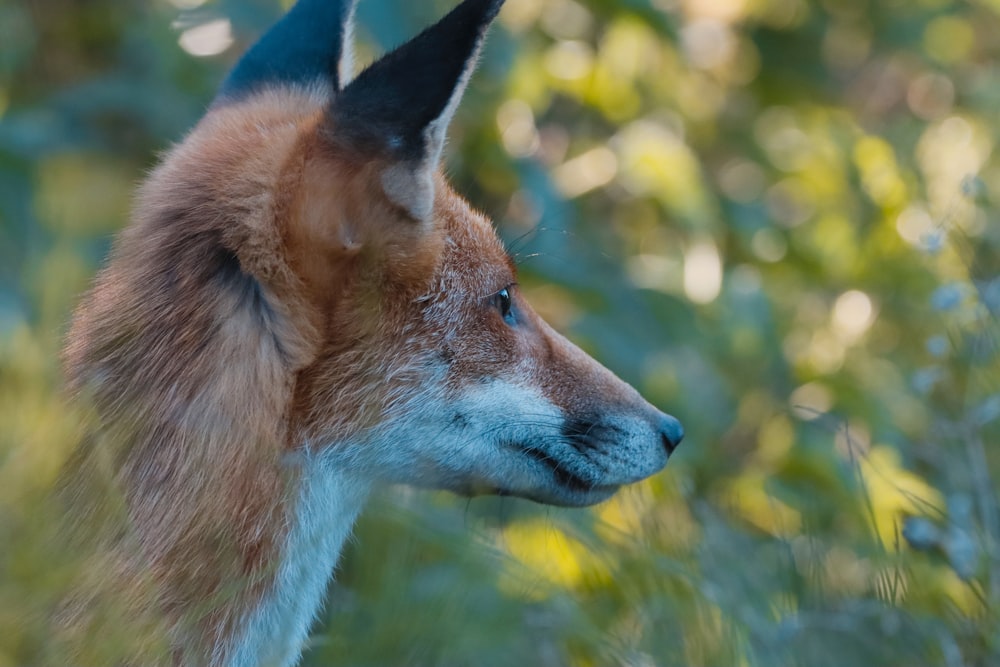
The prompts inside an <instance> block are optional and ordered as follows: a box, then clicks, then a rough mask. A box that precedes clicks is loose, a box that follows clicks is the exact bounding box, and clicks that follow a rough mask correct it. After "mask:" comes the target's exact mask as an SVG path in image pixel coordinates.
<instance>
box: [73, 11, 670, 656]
mask: <svg viewBox="0 0 1000 667" xmlns="http://www.w3.org/2000/svg"><path fill="white" fill-rule="evenodd" d="M502 5H503V0H463V1H462V2H461V3H459V4H457V5H456V6H455V7H454V8H453V9H452V10H451V11H450V12H449V13H447V14H446V15H445V16H444V17H443V18H441V19H440V20H439V21H438V22H437V23H435V24H434V25H432V26H431V27H429V28H427V29H426V30H425V31H423V32H422V33H420V34H419V35H418V36H416V37H415V38H413V39H412V40H410V41H408V42H406V43H404V44H403V45H401V46H399V47H398V48H396V49H394V50H391V51H389V52H388V53H387V54H386V55H384V56H382V57H381V58H378V59H377V60H375V62H374V63H372V64H371V65H369V66H368V67H366V68H363V69H361V71H359V72H357V73H355V72H354V64H353V63H354V57H353V54H352V47H351V40H352V35H353V29H354V27H353V26H354V13H355V3H354V2H353V1H351V0H298V2H297V3H296V4H294V5H293V6H292V8H291V9H290V10H288V12H287V13H286V14H285V15H284V16H283V17H282V18H281V19H280V20H279V21H278V22H277V23H276V24H275V25H274V26H272V27H271V28H270V29H269V30H268V31H267V32H266V33H265V34H264V35H263V36H262V37H261V38H260V40H259V41H258V42H256V43H255V44H254V45H253V46H252V47H251V48H250V49H249V50H248V51H247V52H246V53H245V55H243V57H242V58H240V59H239V60H238V61H237V63H236V65H235V67H234V68H233V69H232V70H231V72H230V73H229V75H228V76H227V78H226V79H225V80H224V82H223V83H222V85H221V87H220V89H219V92H218V95H217V97H216V98H215V99H214V100H213V101H212V103H211V105H210V106H209V107H208V109H207V111H206V113H205V115H204V116H203V117H202V119H201V120H200V121H199V122H198V123H197V125H196V126H195V127H194V128H193V130H191V131H190V133H189V134H188V135H187V136H186V137H185V138H184V139H183V140H182V141H181V142H180V143H179V144H178V145H176V146H175V147H173V148H172V149H171V150H169V152H167V153H166V154H165V156H164V157H163V158H162V161H161V162H160V163H159V165H158V166H157V167H155V169H154V170H153V171H152V172H151V173H150V175H149V176H148V178H147V179H146V181H145V182H144V183H143V184H142V185H141V186H140V187H139V190H138V194H137V196H136V201H135V204H134V210H133V214H132V217H131V220H130V222H129V224H128V225H127V226H126V227H125V228H124V229H123V230H122V231H121V232H120V234H119V235H118V237H117V238H116V240H115V242H114V245H113V249H112V251H111V254H110V257H109V259H108V261H107V263H106V264H105V266H104V268H103V269H102V270H101V271H100V272H99V273H98V275H97V277H96V279H95V281H94V284H93V286H92V287H91V289H90V291H89V292H88V293H87V294H86V295H85V296H84V297H83V299H82V301H81V303H80V305H79V306H78V308H77V310H76V311H75V313H74V316H73V319H72V323H71V326H70V329H69V332H68V334H67V339H66V345H65V349H64V367H65V375H66V378H67V386H68V388H69V391H70V392H71V393H72V394H73V395H74V396H75V397H76V399H77V400H79V401H81V402H86V403H87V405H88V406H89V412H88V414H89V415H90V416H89V419H90V422H89V423H91V427H90V428H91V430H92V433H91V435H90V436H88V438H86V442H85V443H84V444H81V445H80V452H82V453H80V454H79V461H81V463H78V464H77V465H75V466H74V467H73V468H72V471H71V472H70V473H69V475H70V477H71V478H72V480H74V481H77V482H80V484H79V485H78V486H79V487H80V488H83V487H87V485H88V484H89V482H90V481H91V478H92V477H94V476H99V475H102V474H103V475H106V476H107V478H108V479H109V480H110V482H111V484H112V485H113V488H114V489H115V490H116V491H117V493H118V494H120V507H121V512H122V514H123V517H124V518H123V519H122V521H121V525H120V526H115V527H113V528H111V529H109V530H107V531H105V533H106V538H103V539H104V542H102V544H104V545H105V546H106V547H107V556H106V558H105V560H102V561H100V563H101V566H100V568H99V570H100V571H99V572H98V573H97V575H96V576H97V577H98V578H102V577H103V578H104V579H108V580H113V581H112V582H110V584H109V587H110V588H111V589H112V590H113V591H114V593H113V595H115V596H117V598H118V600H119V601H120V602H121V603H122V604H123V605H124V607H125V608H126V609H127V610H128V613H129V614H135V615H136V616H143V617H150V618H156V619H158V620H157V623H158V626H157V627H158V628H159V629H160V632H161V633H162V644H158V648H157V649H156V651H154V652H153V653H152V654H151V655H147V656H144V657H143V658H142V660H141V664H150V665H185V666H187V665H190V666H193V667H200V666H205V665H220V666H225V667H256V666H264V665H268V666H272V665H274V666H279V667H284V666H290V665H295V664H296V663H297V662H298V661H299V660H300V659H301V655H302V651H303V646H304V645H305V643H306V640H307V638H308V633H309V630H310V626H311V624H312V622H313V620H314V619H315V617H316V616H317V613H318V610H319V609H320V608H321V607H322V604H323V601H324V595H325V592H326V590H327V587H328V584H329V582H330V580H331V578H332V577H333V574H334V570H335V567H336V564H337V560H338V556H339V554H340V552H341V550H342V549H343V547H344V544H345V541H346V540H348V539H349V536H350V533H351V530H352V526H353V524H354V523H355V520H356V519H357V517H358V515H359V513H360V512H361V510H362V508H363V507H364V505H365V503H366V500H367V499H369V498H370V497H371V496H372V494H375V493H379V492H380V489H384V488H386V487H387V486H388V485H400V484H401V485H409V486H412V487H418V488H425V489H435V490H446V491H451V492H454V493H456V494H460V495H464V496H470V497H471V496H476V495H482V494H497V495H505V496H517V497H522V498H527V499H530V500H533V501H536V502H538V503H543V504H549V505H556V506H587V505H592V504H595V503H600V502H602V501H604V500H606V499H608V498H609V497H611V496H612V494H614V493H615V492H616V490H618V489H619V488H620V487H622V486H624V485H628V484H632V483H635V482H638V481H640V480H643V479H645V478H647V477H649V476H651V475H653V474H655V473H657V472H659V471H660V470H661V469H662V468H663V467H664V466H665V465H666V463H667V460H668V458H669V457H670V456H671V454H672V453H673V452H674V450H675V449H676V447H677V446H678V444H679V443H680V442H681V439H682V438H683V436H684V430H683V427H682V426H681V424H680V422H679V421H678V420H677V419H675V418H674V417H672V416H669V415H667V414H665V413H664V412H662V411H660V410H659V409H658V408H656V407H654V406H653V405H651V404H650V403H649V402H647V401H646V400H645V399H644V398H642V397H641V396H640V394H639V393H638V392H637V391H636V390H635V389H633V388H632V387H631V386H629V385H628V384H627V383H625V382H624V381H622V380H621V379H619V378H618V377H617V376H615V375H614V374H613V373H612V372H611V371H609V370H608V369H606V368H605V367H604V366H602V365H601V364H600V363H598V362H597V361H595V360H594V359H593V358H591V357H590V356H588V355H587V354H586V353H585V352H583V351H582V350H581V349H580V348H578V347H577V346H575V345H574V344H573V343H571V342H570V341H569V340H567V339H566V338H564V337H563V336H562V335H560V334H559V333H557V332H556V331H555V330H553V329H552V328H551V327H550V326H549V325H548V324H546V323H545V322H544V321H543V320H542V319H541V318H540V317H539V316H538V315H537V314H536V313H535V312H534V311H533V310H532V308H531V306H530V305H529V304H528V303H527V302H526V301H525V298H524V296H523V295H522V293H521V291H520V289H519V287H518V282H517V270H516V266H515V264H514V262H513V261H512V259H511V257H510V256H509V255H508V253H507V251H506V250H505V248H504V246H503V244H502V242H501V241H500V239H499V237H498V235H497V232H496V231H495V229H494V225H493V223H492V222H491V220H490V219H489V218H488V217H487V216H486V215H484V214H483V213H480V212H479V211H477V210H476V209H474V208H473V207H472V206H470V204H468V203H467V202H466V201H465V200H464V199H463V198H462V197H461V196H460V195H459V194H457V193H456V192H455V191H453V190H452V188H451V186H450V185H449V183H448V181H447V180H446V178H445V176H444V175H443V170H442V166H441V163H442V154H443V151H444V146H445V141H446V133H447V128H448V126H449V124H450V121H451V120H452V118H453V116H454V114H455V111H456V108H457V106H458V104H459V101H460V99H461V98H462V96H463V94H464V91H465V89H466V87H467V85H468V83H469V80H470V77H471V76H472V73H473V70H474V68H475V64H476V62H477V60H478V58H479V55H480V52H481V50H482V48H483V44H484V40H485V37H486V34H487V30H488V28H489V26H490V24H491V23H492V22H493V20H494V19H495V17H496V16H497V14H498V12H499V11H500V9H501V6H502ZM109 443H113V444H109ZM87 461H91V463H89V464H88V463H86V462H87ZM88 488H89V487H88ZM74 493H76V494H77V496H75V497H73V498H74V502H72V503H71V505H73V508H74V510H75V512H76V514H75V520H74V523H75V524H76V525H79V526H83V527H85V530H92V528H91V526H92V524H93V522H99V521H101V520H102V519H101V517H100V516H98V513H97V511H96V510H94V509H93V508H94V503H91V502H89V501H88V502H85V500H86V499H85V498H84V496H85V495H86V494H85V492H84V491H75V492H74ZM79 606H80V607H81V608H82V607H84V606H86V605H85V604H81V605H79ZM68 609H69V611H66V612H65V616H66V617H67V618H72V617H73V616H74V614H76V613H78V612H74V611H72V609H71V608H68ZM136 664H140V661H138V660H137V661H136Z"/></svg>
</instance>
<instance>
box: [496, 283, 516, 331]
mask: <svg viewBox="0 0 1000 667" xmlns="http://www.w3.org/2000/svg"><path fill="white" fill-rule="evenodd" d="M493 303H494V305H495V306H496V308H497V310H498V311H500V316H501V317H502V318H503V319H504V321H505V322H507V323H508V324H514V315H513V314H512V313H511V312H510V307H511V299H510V288H509V287H504V288H503V289H502V290H500V291H499V292H497V293H496V295H495V296H494V297H493Z"/></svg>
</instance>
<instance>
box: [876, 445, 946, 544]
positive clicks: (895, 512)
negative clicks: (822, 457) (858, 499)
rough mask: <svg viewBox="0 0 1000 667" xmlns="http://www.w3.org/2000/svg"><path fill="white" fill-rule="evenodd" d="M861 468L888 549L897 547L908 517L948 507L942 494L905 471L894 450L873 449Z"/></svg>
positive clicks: (877, 525) (881, 535)
mask: <svg viewBox="0 0 1000 667" xmlns="http://www.w3.org/2000/svg"><path fill="white" fill-rule="evenodd" d="M859 465H860V468H861V474H862V477H863V479H864V483H865V486H866V487H867V489H868V495H869V497H870V499H871V504H872V509H873V514H874V520H875V530H876V531H877V533H878V536H879V538H880V539H881V540H882V543H883V544H885V545H886V547H887V548H895V545H896V539H897V534H898V531H899V530H900V529H901V524H902V517H903V516H904V515H906V514H920V515H925V514H927V513H928V509H929V508H943V507H944V499H943V498H942V497H941V493H940V492H939V491H938V490H937V489H935V488H934V487H932V486H931V485H930V484H928V483H927V482H926V481H924V480H923V479H922V478H920V477H919V476H918V475H915V474H914V473H912V472H910V471H908V470H906V469H904V468H903V466H902V463H901V461H900V456H899V452H898V451H897V450H896V449H895V448H893V447H889V446H887V445H876V446H874V447H872V449H871V451H870V452H869V453H868V456H866V457H864V458H862V459H861V460H860V462H859Z"/></svg>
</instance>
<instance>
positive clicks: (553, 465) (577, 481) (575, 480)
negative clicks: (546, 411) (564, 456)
mask: <svg viewBox="0 0 1000 667" xmlns="http://www.w3.org/2000/svg"><path fill="white" fill-rule="evenodd" d="M519 449H520V451H522V452H524V453H525V454H527V455H528V457H530V458H532V459H534V460H535V461H537V462H538V463H540V464H542V466H544V467H546V468H548V469H549V470H550V471H551V472H552V477H553V478H554V479H555V480H556V482H558V483H559V485H560V486H563V487H565V488H566V489H568V490H570V491H575V492H589V491H593V490H595V489H598V488H600V486H599V485H595V484H594V483H592V482H588V481H587V480H585V479H583V478H582V477H580V476H579V475H576V474H574V473H573V472H571V471H569V470H567V469H566V468H565V467H564V466H563V465H562V464H561V462H560V461H559V460H558V459H556V458H555V457H553V456H552V455H551V454H548V453H546V452H544V451H542V450H541V449H539V448H538V447H531V446H522V447H519ZM615 488H617V487H615Z"/></svg>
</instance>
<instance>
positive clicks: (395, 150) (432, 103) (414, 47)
mask: <svg viewBox="0 0 1000 667" xmlns="http://www.w3.org/2000/svg"><path fill="white" fill-rule="evenodd" d="M503 3H504V0H464V2H462V4H460V5H459V6H458V7H456V8H455V9H453V10H452V11H451V13H449V14H448V15H447V16H445V17H444V18H443V19H441V20H440V21H439V22H438V23H437V24H435V25H434V26H432V27H430V28H428V29H427V30H425V31H424V32H422V33H421V34H420V35H418V36H417V37H415V38H414V39H412V40H410V41H409V42H407V43H406V44H404V45H403V46H401V47H399V48H397V49H396V50H395V51H392V52H390V53H388V54H386V55H385V56H383V57H382V58H381V59H380V60H378V61H377V62H375V63H374V64H373V65H371V66H370V67H369V68H368V69H366V70H365V71H363V72H362V73H361V74H359V75H358V77H357V78H356V79H355V80H354V81H352V82H351V83H350V84H349V85H347V86H346V87H345V88H344V90H343V91H342V92H341V94H340V95H339V96H338V97H337V99H336V101H335V102H334V104H333V107H332V108H331V111H330V114H331V120H332V121H333V128H334V131H335V133H336V135H337V137H338V139H346V140H347V141H350V142H354V143H355V144H357V145H359V146H360V147H364V148H366V149H369V150H375V151H379V152H384V151H389V152H390V154H391V155H392V156H393V157H396V158H397V159H399V160H402V161H418V162H423V163H427V164H428V165H430V166H431V167H432V168H433V167H436V165H437V161H438V159H439V158H440V153H441V148H442V146H443V144H444V138H445V137H444V134H445V130H446V129H447V126H448V123H449V122H450V121H451V117H452V116H453V115H454V113H455V107H456V106H457V105H458V101H459V100H460V99H461V97H462V93H463V92H464V91H465V87H466V84H467V83H468V80H469V77H470V75H471V74H472V70H473V69H474V68H475V64H476V59H477V57H478V55H479V50H480V48H481V46H482V43H483V37H484V36H485V33H486V29H487V28H488V27H489V25H490V23H491V22H492V21H493V19H494V18H495V17H496V15H497V13H498V12H499V11H500V7H501V6H502V5H503Z"/></svg>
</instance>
